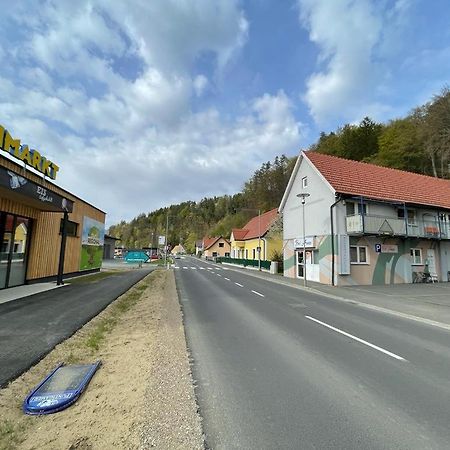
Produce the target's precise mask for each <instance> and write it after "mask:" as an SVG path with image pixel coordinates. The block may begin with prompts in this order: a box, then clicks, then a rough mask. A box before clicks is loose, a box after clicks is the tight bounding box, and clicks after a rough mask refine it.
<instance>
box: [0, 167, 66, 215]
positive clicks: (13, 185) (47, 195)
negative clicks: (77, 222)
mask: <svg viewBox="0 0 450 450" xmlns="http://www.w3.org/2000/svg"><path fill="white" fill-rule="evenodd" d="M0 187H2V188H6V189H9V190H10V191H13V192H14V194H19V195H23V196H24V197H27V198H28V199H32V200H33V201H36V200H37V201H38V202H39V203H40V206H38V205H37V204H36V206H37V207H38V208H39V209H42V210H47V211H61V212H63V211H67V212H69V213H70V212H72V211H73V201H71V200H69V199H67V198H64V197H62V196H61V195H59V194H57V193H56V192H53V191H51V190H50V189H47V188H46V187H44V186H40V185H39V184H36V183H34V182H33V181H30V180H28V179H26V178H23V177H22V176H20V175H19V174H18V173H16V172H13V171H12V170H7V169H5V168H3V167H0Z"/></svg>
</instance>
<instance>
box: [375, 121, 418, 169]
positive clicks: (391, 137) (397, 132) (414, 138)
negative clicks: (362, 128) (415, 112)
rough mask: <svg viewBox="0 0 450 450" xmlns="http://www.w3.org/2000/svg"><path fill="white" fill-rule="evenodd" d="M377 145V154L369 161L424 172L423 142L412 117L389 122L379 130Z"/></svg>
mask: <svg viewBox="0 0 450 450" xmlns="http://www.w3.org/2000/svg"><path fill="white" fill-rule="evenodd" d="M378 145H379V150H378V154H377V155H375V157H374V158H372V159H371V160H370V162H373V163H375V164H379V165H382V166H387V167H393V168H395V169H401V170H408V171H410V172H418V173H425V172H426V164H425V162H426V155H425V151H424V146H423V142H422V141H421V140H420V137H419V129H418V126H417V123H416V122H415V121H414V120H413V119H412V118H410V117H409V118H406V119H397V120H393V121H392V122H390V123H389V124H388V125H387V126H386V127H385V128H384V129H383V131H382V132H381V134H380V137H379V139H378Z"/></svg>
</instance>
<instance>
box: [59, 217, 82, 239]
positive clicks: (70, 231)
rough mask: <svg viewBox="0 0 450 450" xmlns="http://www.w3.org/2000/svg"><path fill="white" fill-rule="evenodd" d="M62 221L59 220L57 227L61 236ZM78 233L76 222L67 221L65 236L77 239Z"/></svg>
mask: <svg viewBox="0 0 450 450" xmlns="http://www.w3.org/2000/svg"><path fill="white" fill-rule="evenodd" d="M63 222H64V219H61V223H60V225H59V234H62V229H63ZM77 232H78V224H77V223H76V222H72V221H71V220H68V221H67V236H71V237H77Z"/></svg>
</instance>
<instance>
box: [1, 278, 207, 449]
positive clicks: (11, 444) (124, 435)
mask: <svg viewBox="0 0 450 450" xmlns="http://www.w3.org/2000/svg"><path fill="white" fill-rule="evenodd" d="M130 295H131V297H130ZM126 296H128V299H130V298H132V299H133V301H132V302H131V303H129V307H125V306H123V305H124V303H123V299H124V298H125V297H126ZM121 302H122V303H121ZM120 305H122V306H120ZM118 309H119V310H120V309H122V310H123V311H122V313H121V314H120V315H118V314H117V310H118ZM98 330H103V331H104V337H103V338H102V339H99V338H98V336H99V335H98ZM87 342H90V344H89V345H88V344H87ZM97 359H100V360H101V361H102V366H101V368H100V369H99V371H98V372H97V373H96V374H95V376H94V378H93V379H92V381H91V383H90V385H89V386H88V388H87V390H86V392H85V393H84V394H83V395H82V396H81V398H80V399H79V400H78V401H77V403H75V404H74V405H73V406H71V407H70V408H68V409H67V410H64V411H62V412H60V413H57V414H52V415H48V416H34V417H30V416H25V415H24V414H23V413H22V411H21V406H22V402H23V399H24V398H25V396H26V394H27V393H28V392H29V391H30V390H31V389H32V387H33V386H35V385H36V384H37V383H38V382H39V381H40V380H41V379H42V378H43V377H44V376H45V374H47V373H48V372H49V371H50V370H51V369H52V368H53V367H55V366H56V365H57V364H58V363H59V362H61V361H66V362H73V363H78V362H80V363H83V362H85V363H87V362H92V361H95V360H97ZM7 439H8V440H7ZM2 446H3V447H2ZM155 446H156V447H158V448H163V449H165V448H167V449H174V448H191V449H197V448H198V449H201V448H202V447H203V436H202V430H201V422H200V417H199V416H198V414H197V405H196V402H195V395H194V389H193V383H192V378H191V373H190V366H189V360H188V354H187V349H186V341H185V336H184V330H183V325H182V319H181V311H180V307H179V304H178V298H177V294H176V290H175V282H174V277H173V273H172V271H162V270H161V271H155V272H154V273H152V274H150V275H148V276H147V277H146V278H144V279H143V280H142V281H140V282H139V283H138V284H137V285H135V286H134V287H133V288H132V289H131V290H130V291H128V292H127V293H125V294H124V295H123V296H121V297H119V298H118V299H117V300H116V301H115V302H113V303H112V304H111V305H110V306H108V307H107V308H106V309H105V310H104V311H103V312H102V313H101V314H99V315H98V316H97V317H95V318H94V319H93V320H91V321H90V322H89V323H87V324H86V325H85V326H84V327H83V328H81V329H80V330H79V331H78V332H77V333H75V334H74V335H73V336H72V337H71V338H69V339H67V340H66V341H64V342H63V343H61V344H59V345H58V346H56V347H55V349H54V350H53V351H52V352H50V353H49V354H48V355H47V356H46V357H45V358H44V359H43V360H42V361H40V362H39V363H38V364H37V365H35V366H34V367H32V368H31V369H30V370H29V371H27V372H26V373H24V374H23V375H21V376H20V377H19V378H17V379H16V380H15V381H13V382H11V383H10V384H9V385H8V386H7V387H6V388H4V389H2V390H0V448H10V449H13V448H18V449H40V448H46V449H61V448H69V449H103V448H118V449H130V448H142V449H145V448H152V447H155Z"/></svg>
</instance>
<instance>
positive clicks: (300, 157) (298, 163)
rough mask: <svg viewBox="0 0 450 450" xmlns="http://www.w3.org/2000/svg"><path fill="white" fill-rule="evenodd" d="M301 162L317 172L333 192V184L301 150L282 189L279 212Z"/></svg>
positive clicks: (284, 203) (283, 205)
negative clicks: (284, 187)
mask: <svg viewBox="0 0 450 450" xmlns="http://www.w3.org/2000/svg"><path fill="white" fill-rule="evenodd" d="M302 163H307V164H308V165H309V166H310V167H311V168H312V169H313V170H314V172H316V173H317V175H318V176H319V178H320V179H321V180H322V181H323V183H324V184H325V185H326V186H327V187H328V188H329V189H330V191H332V192H333V194H334V192H335V189H334V188H333V186H332V185H331V184H330V183H329V182H328V180H327V179H326V178H325V177H324V176H323V175H322V174H321V173H320V171H319V170H317V167H316V166H315V165H314V164H312V163H311V161H310V160H309V159H308V158H305V152H304V151H301V152H300V155H298V158H297V161H296V162H295V166H294V169H293V170H292V173H291V176H290V178H289V181H288V184H287V186H286V189H285V191H284V194H283V198H282V199H281V202H280V206H279V207H278V211H279V212H280V213H282V212H283V210H284V207H285V206H286V202H287V200H288V198H289V194H290V193H291V190H292V187H293V186H294V183H295V179H296V177H297V174H298V171H299V170H300V167H301V165H302Z"/></svg>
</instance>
